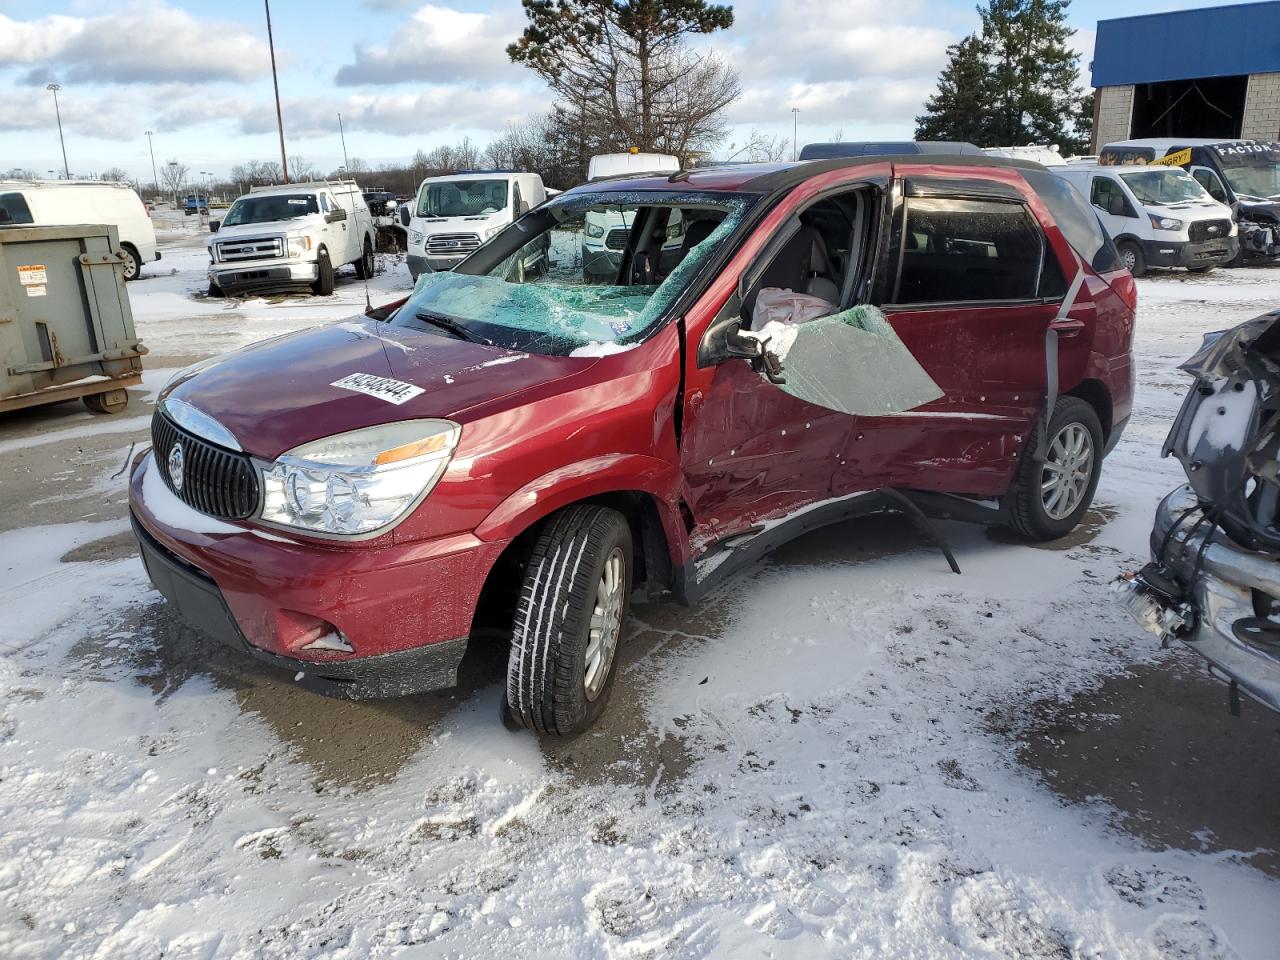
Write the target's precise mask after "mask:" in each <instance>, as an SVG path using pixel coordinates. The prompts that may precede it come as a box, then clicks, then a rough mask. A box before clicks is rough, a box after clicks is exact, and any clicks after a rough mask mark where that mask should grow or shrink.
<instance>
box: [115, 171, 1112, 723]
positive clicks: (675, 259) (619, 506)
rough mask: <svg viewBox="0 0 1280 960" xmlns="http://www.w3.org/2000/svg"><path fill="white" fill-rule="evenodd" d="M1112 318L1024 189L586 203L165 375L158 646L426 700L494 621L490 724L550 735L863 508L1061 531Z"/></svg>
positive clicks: (139, 464)
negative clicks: (352, 315)
mask: <svg viewBox="0 0 1280 960" xmlns="http://www.w3.org/2000/svg"><path fill="white" fill-rule="evenodd" d="M602 251H606V252H607V253H608V254H609V259H610V261H611V262H615V263H616V264H617V269H616V272H615V273H613V274H612V275H608V276H604V277H601V276H600V275H599V274H598V273H596V272H593V271H591V270H586V269H585V262H586V260H587V259H588V258H593V259H594V260H599V259H600V256H601V252H602ZM535 254H536V255H535ZM1134 302H1135V288H1134V284H1133V280H1132V278H1131V277H1130V275H1129V274H1128V273H1127V272H1126V271H1125V270H1124V269H1123V268H1122V267H1121V265H1120V263H1119V260H1118V258H1117V256H1116V252H1115V248H1114V247H1113V246H1112V245H1111V243H1110V242H1109V241H1108V240H1107V238H1106V235H1105V234H1104V233H1103V231H1102V229H1101V228H1100V227H1099V225H1098V221H1097V218H1096V217H1095V216H1094V214H1093V213H1092V212H1091V210H1090V208H1089V205H1088V204H1087V203H1086V202H1085V201H1084V200H1083V199H1082V198H1081V197H1080V196H1079V195H1078V194H1076V193H1075V192H1074V190H1073V188H1072V187H1071V186H1070V185H1069V184H1067V182H1066V181H1065V180H1063V179H1061V178H1058V177H1055V176H1054V175H1052V174H1051V173H1048V172H1047V171H1045V170H1044V169H1043V168H1041V167H1039V166H1037V165H1035V164H1029V163H1024V162H1019V161H999V160H994V159H989V158H969V157H954V158H950V157H933V156H931V157H928V158H927V159H926V158H922V157H897V158H893V157H889V158H885V157H874V158H867V159H865V160H857V159H855V160H828V161H817V162H811V163H800V164H783V165H741V166H730V167H724V168H718V169H706V170H697V171H693V172H682V173H677V174H675V175H673V176H670V177H668V176H641V177H635V178H630V179H622V180H611V181H607V182H597V183H593V184H589V185H586V186H582V187H579V188H577V189H574V190H570V191H567V192H565V193H563V194H561V195H560V196H558V197H556V198H555V199H554V200H551V201H549V202H547V203H545V204H542V205H541V206H539V207H537V208H535V209H534V210H532V211H530V212H528V213H526V214H525V215H524V216H523V217H521V218H520V219H519V220H518V221H517V222H516V223H514V224H512V225H511V226H509V227H507V228H506V229H505V230H503V231H502V232H501V233H500V234H498V235H497V236H496V237H494V238H493V239H492V240H490V241H489V242H488V243H485V244H484V245H483V246H482V247H480V249H478V250H477V251H476V252H475V253H473V254H472V255H471V256H470V257H468V258H467V259H466V260H465V261H463V262H462V263H461V264H460V265H459V266H458V267H456V268H455V269H454V270H452V271H450V272H448V273H437V274H427V275H425V276H424V277H423V278H422V279H420V281H419V283H418V286H417V288H416V289H415V290H414V292H413V294H412V295H411V296H410V297H408V298H407V299H406V300H403V301H401V302H399V303H396V304H392V305H390V306H389V307H384V308H382V309H380V310H377V311H372V315H371V316H367V317H360V318H357V319H355V320H351V321H346V322H342V323H336V324H332V325H328V326H323V327H318V328H315V329H312V330H307V331H303V332H301V333H296V334H291V335H287V336H283V337H278V338H276V339H274V340H270V341H266V342H263V343H260V344H257V345H255V346H252V347H250V348H248V349H246V350H242V351H239V352H237V353H234V354H232V355H229V356H225V357H221V358H217V359H215V360H212V361H207V362H205V363H202V364H198V365H197V366H196V367H193V368H190V369H189V370H186V371H183V372H182V373H181V374H179V375H178V376H177V377H176V378H175V379H174V380H173V382H172V383H170V384H169V385H168V386H167V387H166V388H165V390H164V391H163V392H162V394H161V398H160V400H159V402H158V405H157V410H156V414H155V419H154V423H153V427H152V432H153V441H154V442H153V446H152V448H151V451H150V453H149V454H147V455H145V456H143V457H140V458H139V459H138V460H137V461H136V465H135V467H134V470H133V473H132V478H131V491H130V493H131V495H130V504H131V508H132V513H133V518H134V529H135V531H136V533H137V537H138V541H139V543H140V545H141V549H142V555H143V558H144V560H145V562H146V565H147V569H148V571H149V573H150V575H151V579H152V581H153V582H154V583H155V585H156V587H157V588H158V589H159V590H160V592H161V593H163V594H164V595H165V596H166V597H167V598H168V599H169V601H170V602H171V603H172V604H173V605H174V606H175V607H176V608H177V610H178V611H179V612H180V613H181V614H182V616H183V617H184V618H186V619H187V620H188V621H189V622H191V623H192V624H194V625H195V626H197V627H199V628H200V629H202V630H204V631H205V632H207V633H210V634H212V635H214V636H216V637H218V638H221V639H223V640H225V641H226V642H227V643H230V644H232V645H233V646H235V647H237V648H239V649H241V650H243V651H244V652H246V653H249V654H252V655H253V656H255V657H258V658H260V659H262V660H265V661H267V662H269V663H273V664H276V665H278V666H281V667H284V668H286V669H288V670H289V671H290V672H292V673H293V674H294V675H295V676H296V678H297V679H298V680H299V681H301V682H303V683H305V684H307V685H308V686H310V687H312V688H314V689H317V690H320V691H323V692H326V693H331V694H336V695H339V696H344V697H351V698H360V697H385V696H394V695H398V694H404V693H410V692H414V691H420V690H425V689H431V688H438V687H443V686H448V685H451V684H453V683H455V682H456V675H457V669H458V665H459V662H460V661H461V659H462V657H463V655H464V653H465V652H466V650H467V647H468V643H469V642H470V643H472V644H478V643H482V642H492V641H485V640H484V639H482V638H486V637H490V636H494V635H495V634H494V633H493V632H491V631H489V630H487V629H482V628H487V627H497V628H500V629H501V630H502V631H503V632H504V633H505V634H506V635H508V636H509V637H510V657H509V666H508V673H507V683H506V699H507V703H506V709H507V710H508V712H509V716H510V718H512V719H513V720H515V721H517V722H519V723H522V724H524V725H525V726H527V727H530V728H533V729H535V730H537V731H540V732H547V733H557V734H568V733H572V732H574V731H577V730H579V729H581V728H583V727H584V726H586V725H587V724H589V723H590V722H591V721H592V720H593V719H594V718H595V717H596V716H597V715H598V714H599V712H600V710H601V709H602V708H603V706H604V703H605V701H606V700H607V698H608V695H609V690H610V687H611V684H612V682H613V676H614V670H613V664H614V658H615V653H616V651H617V646H618V641H619V636H620V633H621V625H622V622H623V620H624V618H625V616H626V610H627V604H628V601H629V600H630V599H631V598H632V597H633V596H641V597H647V598H654V597H659V596H664V595H671V596H674V597H675V598H676V599H678V600H682V601H684V602H693V601H696V599H697V598H698V597H699V596H701V595H703V594H705V593H706V591H707V590H708V589H710V588H711V587H712V586H713V585H715V584H716V583H717V582H719V581H720V580H722V579H723V578H724V577H726V576H728V575H729V574H731V573H732V572H733V571H735V570H737V569H740V568H741V567H742V566H743V565H744V564H746V563H748V562H751V561H753V560H755V559H758V558H759V557H760V556H761V555H762V554H763V553H765V552H767V551H768V550H770V549H772V548H774V547H776V546H777V545H778V544H779V543H781V542H783V541H784V540H786V539H788V538H790V537H794V536H796V535H797V534H798V533H802V532H804V531H807V530H811V529H813V528H814V527H815V526H818V525H821V524H825V523H831V522H835V521H839V520H844V519H847V518H849V517H852V516H856V515H859V514H865V513H868V512H871V511H876V510H884V509H905V510H909V511H910V512H912V513H915V514H916V515H917V516H919V514H920V511H921V510H923V511H924V512H926V513H933V514H941V515H948V516H954V517H959V518H964V519H973V520H978V521H984V522H997V523H1004V524H1006V525H1007V526H1010V527H1012V528H1013V529H1014V530H1016V531H1018V532H1019V533H1021V534H1023V535H1025V536H1026V537H1028V538H1033V539H1050V538H1054V537H1059V536H1062V535H1063V534H1065V533H1067V532H1068V531H1069V530H1071V529H1072V528H1073V527H1074V526H1075V525H1076V524H1077V523H1078V522H1079V520H1080V518H1081V517H1082V516H1083V514H1084V512H1085V510H1086V509H1087V508H1088V506H1089V503H1090V500H1091V498H1092V496H1093V491H1094V488H1095V486H1096V485H1097V482H1098V472H1099V467H1100V462H1101V459H1102V457H1103V455H1104V454H1105V452H1107V451H1108V450H1110V448H1111V447H1112V446H1113V445H1114V444H1115V442H1116V440H1117V439H1118V437H1119V435H1120V432H1121V430H1122V428H1123V427H1124V425H1125V423H1126V421H1127V420H1128V417H1129V410H1130V405H1131V398H1132V373H1131V359H1130V340H1131V336H1132V332H1133V319H1134ZM469 638H471V639H469Z"/></svg>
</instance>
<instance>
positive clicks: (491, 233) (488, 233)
mask: <svg viewBox="0 0 1280 960" xmlns="http://www.w3.org/2000/svg"><path fill="white" fill-rule="evenodd" d="M501 232H502V227H500V226H498V227H489V228H488V229H487V230H485V232H484V238H485V239H486V240H488V239H489V238H490V237H496V236H497V235H498V234H499V233H501Z"/></svg>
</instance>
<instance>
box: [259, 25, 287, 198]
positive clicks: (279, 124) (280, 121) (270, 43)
mask: <svg viewBox="0 0 1280 960" xmlns="http://www.w3.org/2000/svg"><path fill="white" fill-rule="evenodd" d="M262 4H263V6H264V7H266V9H267V47H268V49H270V51H271V85H272V86H274V87H275V88H276V128H277V129H278V130H279V131H280V168H281V171H282V173H283V175H284V182H285V183H288V182H289V158H288V157H287V156H285V152H284V114H282V113H281V112H280V78H279V77H277V76H276V44H275V40H273V39H272V37H271V0H262Z"/></svg>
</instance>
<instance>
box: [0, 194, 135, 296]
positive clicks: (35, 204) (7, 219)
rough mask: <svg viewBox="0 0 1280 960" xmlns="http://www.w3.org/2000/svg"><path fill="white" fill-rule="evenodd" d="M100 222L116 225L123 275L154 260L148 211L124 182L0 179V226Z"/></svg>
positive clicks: (132, 275)
mask: <svg viewBox="0 0 1280 960" xmlns="http://www.w3.org/2000/svg"><path fill="white" fill-rule="evenodd" d="M81 223H103V224H106V225H108V226H112V227H115V228H116V231H117V233H119V235H120V249H121V250H123V251H124V252H125V253H127V254H128V255H129V259H128V260H127V261H126V262H125V265H124V278H125V279H126V280H137V279H138V277H140V276H141V275H142V265H143V264H144V263H151V262H152V261H153V260H159V259H160V251H159V250H157V249H156V231H155V227H154V226H153V225H152V223H151V212H150V211H149V210H148V209H147V207H146V205H145V204H144V203H143V202H142V198H141V197H139V196H138V194H137V192H135V191H134V189H133V187H131V186H129V185H128V184H127V183H106V182H103V181H101V180H0V227H6V226H37V227H66V226H73V225H76V224H81Z"/></svg>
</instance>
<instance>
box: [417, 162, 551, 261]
mask: <svg viewBox="0 0 1280 960" xmlns="http://www.w3.org/2000/svg"><path fill="white" fill-rule="evenodd" d="M545 199H547V190H546V187H544V186H543V184H542V177H540V176H538V175H537V174H536V173H520V172H518V171H512V170H472V171H465V172H461V173H454V174H450V175H449V176H444V177H428V178H427V179H425V180H423V181H422V184H421V186H419V187H418V195H417V198H416V199H415V200H414V202H413V207H412V210H411V212H410V218H409V223H408V224H406V226H407V227H408V229H409V256H408V260H409V273H410V274H411V275H412V276H413V278H414V279H415V280H417V279H418V275H419V274H421V273H425V272H428V271H431V270H452V269H453V268H454V267H455V266H457V265H458V264H459V263H461V262H462V260H463V258H465V257H467V256H468V255H469V254H470V253H471V252H472V251H473V250H475V249H476V248H477V247H479V246H480V245H481V244H482V243H484V242H485V241H486V240H488V239H489V238H490V237H492V236H494V235H495V234H496V233H497V232H498V231H499V230H501V229H502V228H503V227H505V226H507V225H508V224H510V223H514V222H515V221H516V220H517V219H519V218H520V217H521V216H523V215H524V214H525V213H527V212H528V211H529V210H531V209H532V208H533V207H536V206H537V205H538V204H540V203H542V201H543V200H545ZM533 256H534V259H538V258H543V257H545V256H546V251H545V250H541V249H539V250H537V251H534V252H533ZM538 266H539V264H538V263H535V262H527V263H521V264H519V267H520V269H522V270H534V269H537V268H538Z"/></svg>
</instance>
